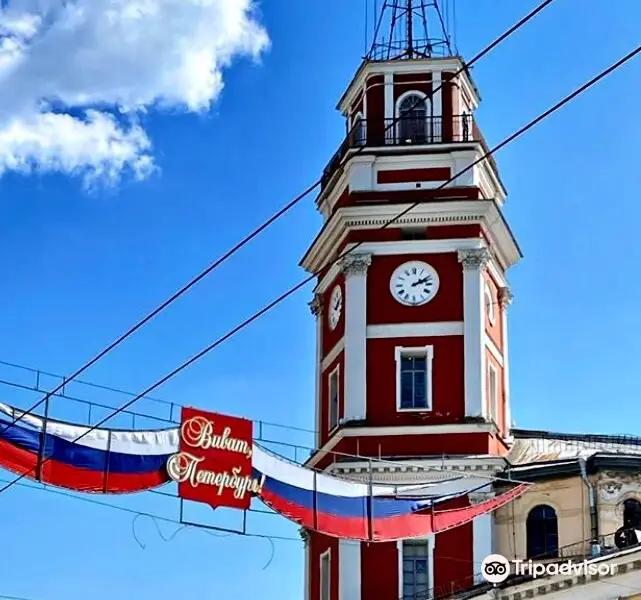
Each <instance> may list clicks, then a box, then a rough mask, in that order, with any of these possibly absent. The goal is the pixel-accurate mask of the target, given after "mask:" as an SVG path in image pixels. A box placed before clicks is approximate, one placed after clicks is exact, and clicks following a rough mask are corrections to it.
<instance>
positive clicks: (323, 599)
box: [318, 548, 332, 600]
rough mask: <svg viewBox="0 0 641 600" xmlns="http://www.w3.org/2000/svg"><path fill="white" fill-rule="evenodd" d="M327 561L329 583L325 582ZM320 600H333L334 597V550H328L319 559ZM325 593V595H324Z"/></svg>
mask: <svg viewBox="0 0 641 600" xmlns="http://www.w3.org/2000/svg"><path fill="white" fill-rule="evenodd" d="M325 559H327V581H324V580H323V562H324V561H325ZM318 569H319V583H320V586H319V592H320V600H331V597H332V549H331V548H328V549H327V550H325V552H323V553H322V554H321V555H320V557H319V559H318ZM324 592H325V593H324Z"/></svg>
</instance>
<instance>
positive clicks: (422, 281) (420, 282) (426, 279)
mask: <svg viewBox="0 0 641 600" xmlns="http://www.w3.org/2000/svg"><path fill="white" fill-rule="evenodd" d="M430 279H431V277H430V276H429V275H428V276H427V277H423V279H419V280H418V281H415V282H414V283H413V284H412V287H416V286H417V285H421V284H422V283H427V282H428V281H429V280H430Z"/></svg>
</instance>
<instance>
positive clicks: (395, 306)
mask: <svg viewBox="0 0 641 600" xmlns="http://www.w3.org/2000/svg"><path fill="white" fill-rule="evenodd" d="M408 260H423V261H425V262H426V263H428V264H429V265H431V266H432V267H434V268H435V269H436V271H437V273H438V275H439V278H440V287H439V290H438V293H437V294H436V296H435V297H434V299H433V300H431V301H430V302H428V303H427V304H424V305H423V306H404V305H402V304H399V303H398V302H397V301H396V300H395V299H394V298H393V296H392V294H391V293H390V291H389V281H390V277H391V276H392V273H393V272H394V269H396V267H398V266H399V265H401V264H402V263H404V262H406V261H408ZM462 320H463V268H462V267H461V265H460V263H459V262H458V258H457V256H456V254H455V253H449V254H430V255H428V256H425V255H424V254H406V255H403V256H375V257H374V258H373V260H372V264H371V266H370V268H369V270H368V272H367V322H368V324H369V325H376V324H391V323H425V322H432V321H462ZM397 345H398V344H397ZM412 345H420V344H412ZM368 361H369V356H368Z"/></svg>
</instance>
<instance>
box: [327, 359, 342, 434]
mask: <svg viewBox="0 0 641 600" xmlns="http://www.w3.org/2000/svg"><path fill="white" fill-rule="evenodd" d="M328 392H329V398H328V400H329V430H330V431H331V430H332V429H334V427H336V426H337V425H338V404H339V398H340V367H336V368H335V369H334V370H333V371H332V372H331V373H330V375H329V385H328Z"/></svg>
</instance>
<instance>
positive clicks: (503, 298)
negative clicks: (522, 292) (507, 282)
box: [499, 287, 514, 309]
mask: <svg viewBox="0 0 641 600" xmlns="http://www.w3.org/2000/svg"><path fill="white" fill-rule="evenodd" d="M513 299H514V294H513V293H512V290H511V289H510V288H509V287H502V288H501V289H499V304H500V305H501V308H503V309H506V308H507V307H508V306H510V304H512V300H513Z"/></svg>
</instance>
